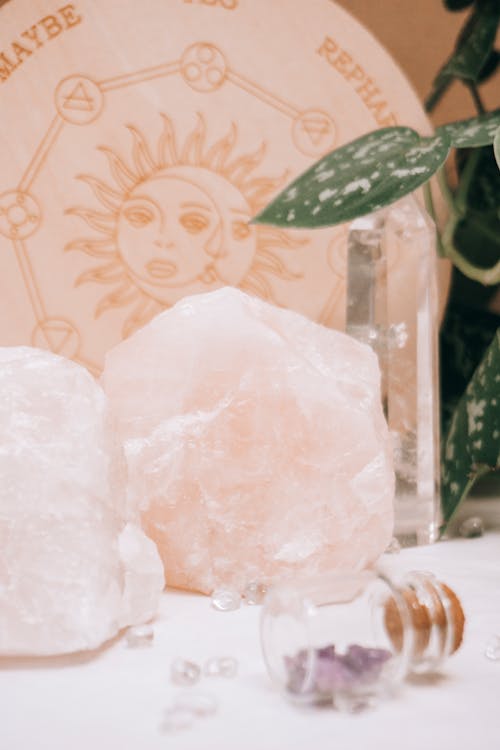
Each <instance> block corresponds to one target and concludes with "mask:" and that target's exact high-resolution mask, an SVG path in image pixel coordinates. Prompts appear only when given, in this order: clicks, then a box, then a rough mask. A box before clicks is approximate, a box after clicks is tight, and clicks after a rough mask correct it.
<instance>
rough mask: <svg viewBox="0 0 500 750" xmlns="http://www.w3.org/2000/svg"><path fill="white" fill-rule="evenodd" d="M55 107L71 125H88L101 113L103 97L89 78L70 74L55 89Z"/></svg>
mask: <svg viewBox="0 0 500 750" xmlns="http://www.w3.org/2000/svg"><path fill="white" fill-rule="evenodd" d="M55 98H56V107H57V111H58V112H59V114H60V116H61V117H62V118H63V120H65V121H66V122H69V123H71V125H88V124H90V123H91V122H94V120H96V119H97V118H98V117H99V115H100V114H101V111H102V108H103V106H104V98H103V94H102V91H101V89H100V88H99V86H98V85H97V83H95V82H94V81H92V80H91V79H90V78H86V77H84V76H70V77H69V78H65V79H64V80H62V81H61V82H60V84H59V86H58V87H57V89H56V97H55Z"/></svg>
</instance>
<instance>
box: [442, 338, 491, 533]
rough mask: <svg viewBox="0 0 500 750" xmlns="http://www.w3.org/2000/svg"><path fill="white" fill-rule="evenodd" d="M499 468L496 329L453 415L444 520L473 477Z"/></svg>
mask: <svg viewBox="0 0 500 750" xmlns="http://www.w3.org/2000/svg"><path fill="white" fill-rule="evenodd" d="M499 468H500V328H499V329H498V330H497V332H496V335H495V338H494V339H493V342H492V343H491V345H490V347H489V348H488V351H487V352H486V355H485V356H484V359H483V361H482V362H481V364H480V365H479V367H478V368H477V370H476V372H475V373H474V376H473V377H472V379H471V381H470V383H469V385H468V386H467V389H466V391H465V393H464V395H463V396H462V398H461V399H460V401H459V403H458V406H457V408H456V410H455V413H454V415H453V418H452V421H451V425H450V429H449V432H448V435H447V437H446V441H445V445H444V456H443V470H442V502H443V514H444V519H445V522H446V523H447V522H448V521H449V520H450V519H451V517H452V516H453V514H454V513H455V511H456V509H457V508H458V506H459V504H460V503H461V502H462V500H463V499H464V498H465V497H466V496H467V494H468V492H469V491H470V489H471V487H472V486H473V485H474V483H475V482H476V480H477V479H478V478H479V477H481V476H483V475H484V474H486V473H488V472H490V471H494V470H497V469H499Z"/></svg>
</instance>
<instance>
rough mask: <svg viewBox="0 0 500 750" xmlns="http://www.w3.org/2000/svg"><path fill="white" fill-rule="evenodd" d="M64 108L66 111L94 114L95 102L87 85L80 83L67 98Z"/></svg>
mask: <svg viewBox="0 0 500 750" xmlns="http://www.w3.org/2000/svg"><path fill="white" fill-rule="evenodd" d="M63 107H64V108H65V109H76V110H79V111H80V112H93V111H94V109H95V102H94V100H93V98H92V97H91V96H90V94H89V93H88V91H87V89H86V87H85V84H84V83H83V82H82V81H80V82H79V83H77V84H76V86H75V88H74V89H73V91H72V92H71V93H70V94H68V96H66V97H65V99H64V104H63Z"/></svg>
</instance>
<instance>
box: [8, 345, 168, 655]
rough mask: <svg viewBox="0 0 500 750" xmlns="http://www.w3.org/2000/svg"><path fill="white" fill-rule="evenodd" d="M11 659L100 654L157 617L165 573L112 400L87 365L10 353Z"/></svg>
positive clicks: (20, 350) (12, 350)
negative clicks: (116, 428)
mask: <svg viewBox="0 0 500 750" xmlns="http://www.w3.org/2000/svg"><path fill="white" fill-rule="evenodd" d="M0 394H1V398H0V477H1V478H2V481H1V483H0V654H12V655H14V654H15V655H51V654H64V653H70V652H75V651H82V650H89V649H95V648H97V647H98V646H100V645H101V644H102V643H104V642H105V641H107V640H109V639H110V638H112V637H113V636H115V635H116V634H117V632H118V630H119V629H120V628H123V627H127V626H129V625H136V624H140V623H142V622H145V621H146V620H148V619H149V618H151V617H152V616H153V615H154V614H155V610H156V607H157V604H158V600H159V596H160V592H161V590H162V589H163V582H164V579H163V570H162V566H161V561H160V559H159V557H158V554H157V551H156V549H155V547H154V544H153V543H152V542H151V540H150V539H148V538H147V537H146V536H145V534H144V533H143V532H142V531H141V530H140V529H139V527H138V526H136V525H135V523H133V522H131V521H129V522H127V518H126V515H125V510H124V504H123V497H124V485H123V479H124V476H123V466H122V465H121V460H120V454H119V453H118V452H117V451H116V450H115V446H114V441H113V438H112V432H111V428H110V424H109V419H108V411H107V404H106V398H105V396H104V393H103V392H102V390H101V388H100V387H99V385H98V384H97V383H96V382H95V381H94V379H93V378H92V377H91V376H90V375H89V373H88V372H87V371H86V370H85V369H84V368H83V367H80V366H79V365H77V364H75V363H73V362H69V361H67V360H64V359H62V358H60V357H57V356H56V355H54V354H50V353H48V352H45V351H41V350H37V349H29V348H24V347H22V348H3V349H0Z"/></svg>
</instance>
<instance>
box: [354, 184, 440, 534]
mask: <svg viewBox="0 0 500 750" xmlns="http://www.w3.org/2000/svg"><path fill="white" fill-rule="evenodd" d="M402 298H404V305H403V306H402V305H401V299H402ZM388 321H392V322H391V324H390V325H389V324H388ZM346 329H347V332H348V333H350V334H351V335H352V336H354V337H356V338H357V339H359V340H361V341H364V342H365V343H367V344H369V345H370V346H371V347H372V348H373V350H374V351H375V352H376V354H377V356H378V358H379V362H380V367H381V372H382V393H383V399H384V408H385V411H386V415H387V418H388V422H389V427H390V430H391V434H392V436H393V440H394V456H395V470H396V507H395V534H396V536H397V538H398V539H399V541H400V542H401V543H402V544H403V545H404V546H409V545H413V544H427V543H429V542H433V541H435V540H436V538H437V536H438V533H439V527H440V524H441V510H440V496H439V390H438V388H439V385H438V295H437V261H436V229H435V226H434V224H433V223H432V221H431V220H430V218H429V216H428V215H427V214H426V212H425V211H424V210H423V209H422V208H421V207H420V205H419V203H418V202H417V200H416V199H415V197H413V196H409V197H406V198H404V199H403V200H401V201H399V202H398V203H395V204H393V205H392V206H389V207H388V208H386V209H382V210H380V211H378V212H376V213H374V214H370V215H367V216H364V217H362V218H360V219H357V220H356V221H354V222H353V223H352V224H351V227H350V231H349V238H348V249H347V310H346Z"/></svg>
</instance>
